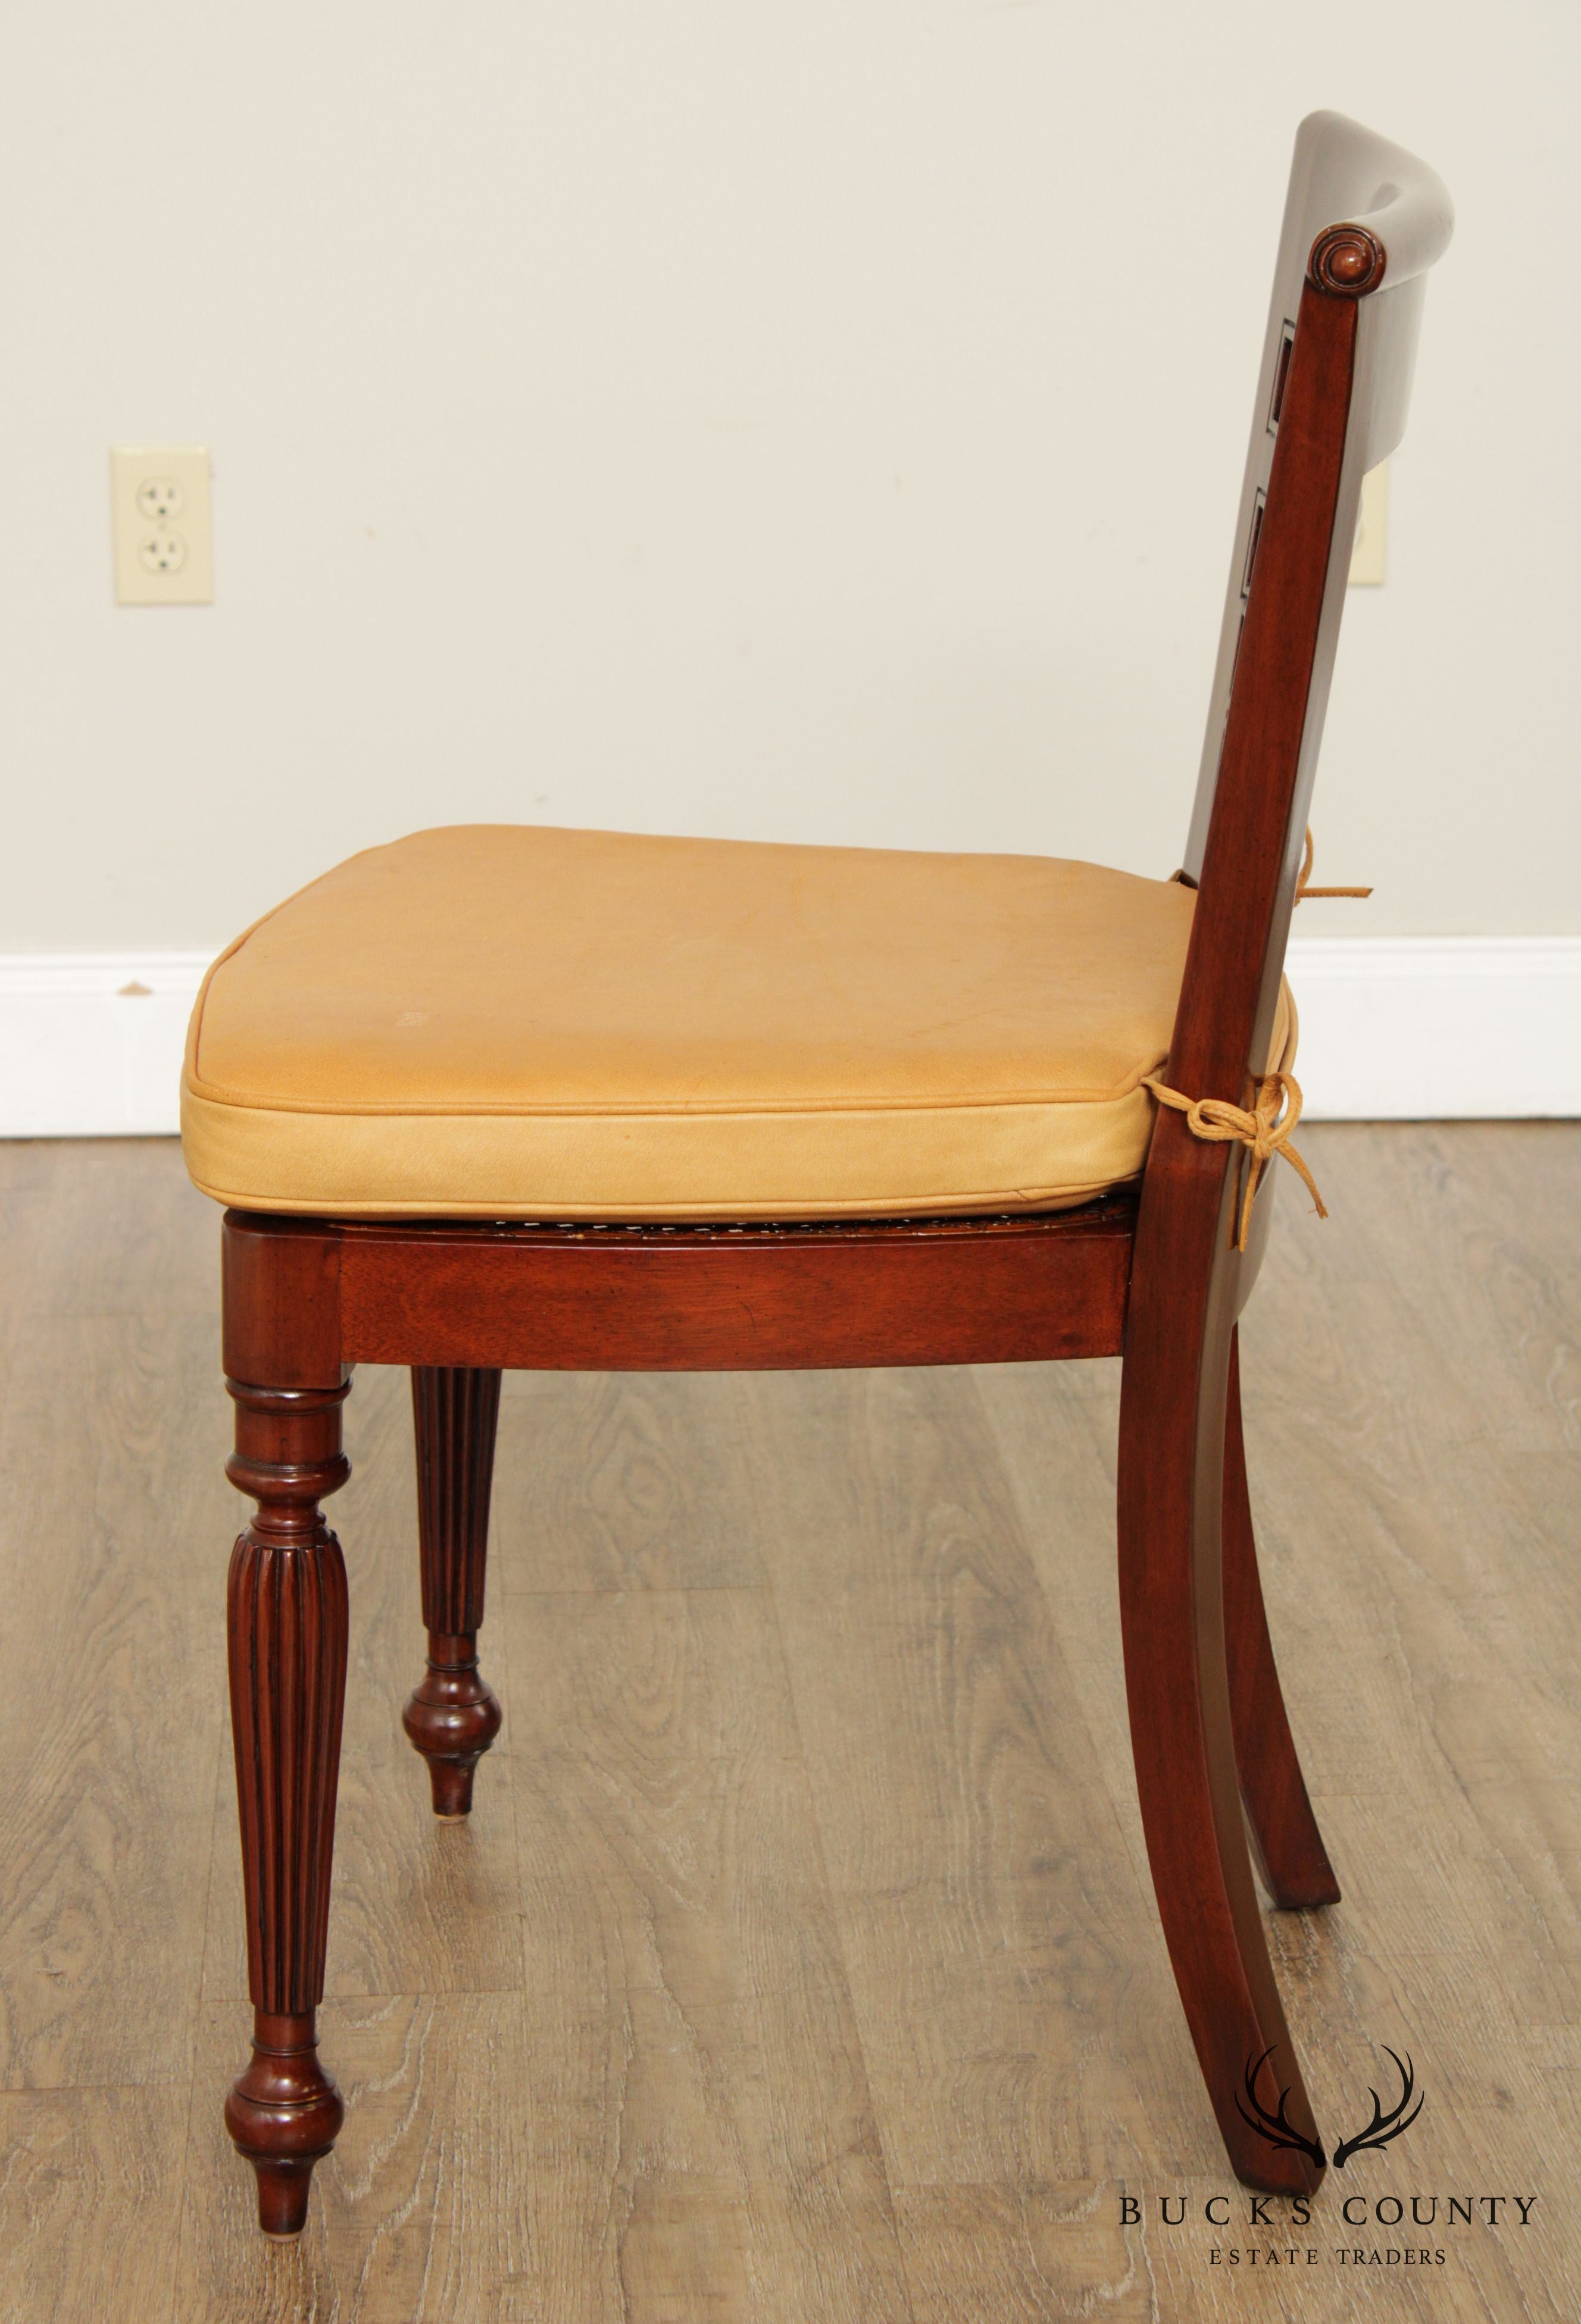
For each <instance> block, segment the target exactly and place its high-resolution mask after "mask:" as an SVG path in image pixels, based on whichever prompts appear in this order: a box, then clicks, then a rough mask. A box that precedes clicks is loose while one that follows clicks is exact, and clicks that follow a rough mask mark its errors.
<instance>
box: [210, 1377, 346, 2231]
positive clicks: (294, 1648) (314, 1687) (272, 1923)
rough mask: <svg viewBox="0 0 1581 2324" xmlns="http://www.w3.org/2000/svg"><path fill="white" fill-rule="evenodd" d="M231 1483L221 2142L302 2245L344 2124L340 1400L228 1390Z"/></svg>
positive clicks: (315, 1391)
mask: <svg viewBox="0 0 1581 2324" xmlns="http://www.w3.org/2000/svg"><path fill="white" fill-rule="evenodd" d="M227 1387H228V1388H229V1389H230V1392H231V1394H232V1396H233V1397H235V1398H236V1452H235V1454H234V1456H233V1457H232V1459H231V1460H230V1461H229V1462H227V1464H226V1466H227V1474H228V1476H229V1477H230V1480H231V1482H232V1483H233V1484H234V1485H236V1486H237V1487H239V1488H240V1489H241V1490H242V1491H243V1492H244V1493H250V1494H252V1495H253V1497H254V1499H255V1500H256V1502H257V1504H258V1514H257V1516H256V1517H254V1520H253V1522H252V1524H251V1525H249V1526H248V1527H247V1528H246V1531H245V1533H244V1534H243V1535H241V1537H240V1539H239V1540H238V1541H237V1543H236V1549H235V1551H234V1553H233V1554H232V1557H231V1566H230V1592H229V1611H230V1692H231V1725H232V1730H233V1732H234V1735H235V1738H236V1793H237V1798H238V1801H239V1803H240V1809H241V1825H242V1875H243V1884H244V1887H245V1896H246V1914H247V1985H248V1990H249V1993H250V1995H251V1997H252V2002H253V2012H254V2019H253V2060H252V2063H251V2064H250V2065H249V2066H248V2068H247V2070H246V2071H245V2073H244V2074H243V2075H242V2076H241V2078H240V2079H239V2080H238V2081H237V2082H236V2085H235V2087H234V2089H232V2091H231V2094H230V2097H229V2098H228V2099H227V2102H226V2109H225V2118H226V2126H227V2129H228V2130H229V2132H230V2135H231V2136H232V2138H233V2139H234V2140H235V2141H236V2145H237V2147H238V2148H239V2149H240V2151H241V2153H243V2154H245V2156H246V2158H247V2160H248V2162H249V2163H251V2164H252V2165H253V2168H254V2171H255V2172H257V2174H258V2219H259V2225H260V2226H261V2227H263V2229H264V2233H265V2234H266V2235H273V2236H294V2235H298V2234H300V2231H301V2229H302V2227H303V2226H304V2225H305V2223H306V2220H307V2216H308V2186H309V2181H310V2179H311V2177H312V2172H313V2165H314V2163H317V2162H318V2161H319V2159H320V2158H321V2157H322V2156H324V2155H326V2154H328V2152H329V2150H330V2148H331V2147H332V2146H333V2145H334V2144H335V2138H336V2134H337V2131H338V2130H339V2128H340V2125H341V2121H342V2118H343V2116H344V2114H345V2108H344V2107H343V2106H342V2104H341V2100H340V2093H339V2091H338V2090H337V2089H336V2087H335V2085H334V2083H333V2082H332V2081H331V2080H330V2079H329V2077H328V2075H327V2074H326V2073H325V2071H324V2070H323V2068H322V2067H321V2066H320V2064H319V2052H318V2033H317V2028H316V2024H315V2019H314V2013H315V2012H316V2010H317V2008H318V2006H319V2002H320V2001H321V2000H322V1999H323V1997H324V1949H325V1941H326V1937H327V1935H328V1920H329V1868H330V1858H331V1856H332V1853H333V1850H334V1846H335V1790H336V1781H337V1775H338V1774H339V1767H340V1720H341V1713H342V1710H343V1708H344V1705H345V1700H346V1637H347V1618H346V1568H345V1565H344V1564H343V1563H342V1561H341V1555H340V1544H339V1543H338V1542H337V1540H336V1538H335V1535H333V1534H332V1533H331V1532H330V1531H329V1529H328V1526H326V1524H325V1522H324V1518H323V1514H322V1512H321V1511H320V1509H319V1501H320V1499H323V1498H324V1497H325V1496H327V1495H328V1494H329V1493H332V1492H334V1491H336V1490H337V1488H338V1487H340V1486H341V1485H343V1484H344V1483H345V1482H346V1480H347V1477H348V1476H349V1474H350V1473H351V1471H350V1464H349V1462H347V1459H346V1457H345V1455H344V1453H343V1452H341V1449H340V1406H341V1404H342V1402H343V1401H344V1399H345V1397H346V1393H347V1390H346V1388H345V1387H340V1388H256V1387H252V1386H249V1385H245V1384H244V1383H243V1382H241V1381H238V1380H230V1381H227Z"/></svg>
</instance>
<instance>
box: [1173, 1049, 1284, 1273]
mask: <svg viewBox="0 0 1581 2324" xmlns="http://www.w3.org/2000/svg"><path fill="white" fill-rule="evenodd" d="M1142 1087H1143V1088H1144V1089H1150V1090H1151V1092H1152V1093H1153V1095H1154V1097H1156V1098H1157V1099H1158V1100H1159V1101H1160V1103H1161V1104H1163V1105H1168V1106H1172V1107H1173V1108H1174V1110H1175V1111H1176V1112H1177V1113H1183V1114H1184V1115H1185V1117H1186V1127H1187V1129H1188V1130H1189V1131H1190V1132H1191V1135H1192V1136H1193V1138H1200V1139H1204V1140H1205V1141H1206V1143H1207V1144H1208V1145H1209V1146H1225V1145H1228V1144H1230V1143H1231V1142H1232V1141H1233V1142H1234V1143H1235V1144H1237V1145H1241V1146H1244V1147H1245V1148H1247V1150H1248V1152H1249V1153H1250V1155H1251V1157H1252V1160H1251V1165H1250V1167H1249V1168H1248V1170H1247V1172H1246V1191H1245V1193H1244V1195H1243V1196H1242V1199H1241V1228H1240V1232H1239V1234H1238V1235H1237V1236H1236V1238H1235V1248H1236V1250H1245V1248H1246V1235H1247V1231H1248V1230H1249V1228H1250V1227H1251V1224H1252V1205H1253V1202H1254V1201H1255V1199H1256V1195H1257V1184H1258V1181H1259V1179H1260V1178H1261V1177H1262V1172H1263V1167H1264V1165H1265V1164H1266V1163H1268V1162H1270V1161H1271V1160H1272V1158H1273V1157H1274V1156H1275V1155H1276V1154H1282V1155H1283V1157H1284V1158H1285V1160H1286V1161H1287V1162H1289V1163H1290V1164H1291V1165H1292V1167H1294V1168H1295V1169H1296V1170H1297V1171H1299V1174H1300V1177H1301V1183H1302V1184H1303V1185H1304V1186H1305V1187H1306V1189H1307V1192H1308V1194H1310V1195H1311V1197H1312V1201H1313V1203H1314V1205H1315V1206H1316V1208H1317V1212H1318V1217H1319V1218H1320V1219H1326V1218H1327V1216H1328V1213H1327V1210H1326V1209H1325V1208H1324V1205H1323V1197H1322V1195H1321V1194H1319V1193H1318V1182H1317V1180H1316V1179H1315V1178H1314V1177H1313V1176H1312V1173H1311V1172H1310V1170H1308V1167H1307V1165H1306V1163H1305V1162H1304V1161H1303V1160H1302V1158H1301V1157H1300V1155H1299V1154H1298V1153H1297V1151H1296V1149H1295V1148H1294V1147H1293V1146H1292V1145H1291V1144H1290V1132H1291V1131H1292V1130H1294V1129H1295V1126H1296V1124H1297V1122H1298V1121H1299V1120H1300V1118H1301V1085H1300V1084H1299V1082H1298V1081H1297V1079H1296V1077H1295V1075H1294V1074H1279V1073H1274V1074H1264V1075H1263V1077H1262V1080H1261V1081H1260V1082H1259V1083H1258V1084H1257V1102H1256V1104H1255V1105H1254V1106H1253V1110H1252V1111H1250V1112H1248V1111H1247V1110H1246V1108H1245V1107H1244V1106H1242V1105H1232V1104H1231V1103H1230V1102H1229V1101H1228V1099H1227V1098H1221V1097H1183V1096H1182V1095H1181V1093H1180V1092H1179V1090H1172V1089H1170V1087H1169V1086H1168V1085H1167V1084H1165V1083H1163V1082H1161V1081H1160V1080H1159V1079H1158V1077H1157V1075H1156V1074H1144V1075H1143V1077H1142Z"/></svg>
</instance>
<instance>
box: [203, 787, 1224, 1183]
mask: <svg viewBox="0 0 1581 2324" xmlns="http://www.w3.org/2000/svg"><path fill="white" fill-rule="evenodd" d="M1194 900H1195V899H1194V898H1193V896H1192V894H1191V892H1190V890H1188V889H1186V888H1183V887H1180V886H1179V885H1177V884H1174V883H1172V882H1170V881H1155V880H1140V879H1135V878H1133V877H1132V876H1131V875H1130V874H1129V873H1127V872H1123V871H1104V870H1102V869H1100V868H1099V867H1097V866H1096V865H1094V864H1090V863H1067V862H1056V861H1051V860H1049V859H1047V858H1044V857H1040V856H1026V855H938V854H917V853H898V852H890V851H887V850H885V851H879V850H875V849H866V848H837V847H782V846H770V845H762V844H748V843H741V842H736V841H727V840H702V839H662V838H645V837H636V836H633V835H628V834H624V833H615V832H593V831H559V830H539V829H532V828H524V827H519V826H517V825H462V826H458V827H456V828H453V829H448V830H440V831H425V832H419V833H417V834H415V835H413V836H412V837H411V838H410V839H402V840H399V841H397V842H396V843H395V844H394V845H393V846H389V847H375V848H372V849H370V850H369V851H368V852H367V853H365V854H363V855H356V856H353V857H352V859H351V861H350V862H347V863H343V864H341V865H340V866H339V867H338V869H337V870H336V871H330V872H328V873H327V874H326V875H325V877H324V878H323V879H321V880H318V881H314V883H313V885H312V886H311V887H310V888H305V889H303V890H301V892H300V894H299V895H296V896H293V897H292V898H291V900H290V901H289V902H288V903H285V904H282V905H281V907H280V908H279V909H278V910H277V911H274V912H272V913H270V915H269V916H268V918H266V919H263V920H260V921H259V922H258V924H257V926H256V927H253V928H251V929H249V930H248V932H247V934H246V935H245V936H243V937H241V938H240V939H239V940H238V941H237V942H236V944H234V945H232V946H231V948H230V949H229V951H228V952H226V953H224V954H221V956H220V958H219V959H218V960H217V962H216V964H215V965H214V967H213V968H212V969H211V970H210V971H209V973H208V979H207V980H206V982H205V983H204V987H203V990H202V991H201V993H200V994H199V999H198V1004H197V1007H196V1009H195V1010H194V1012H193V1017H192V1025H191V1031H190V1036H189V1041H188V1050H187V1066H186V1072H185V1074H184V1076H183V1083H182V1110H181V1119H182V1138H183V1141H184V1146H185V1151H186V1157H187V1166H188V1168H189V1169H190V1172H191V1175H192V1176H193V1178H194V1180H195V1181H196V1183H197V1184H198V1185H199V1186H200V1187H201V1188H202V1189H203V1191H204V1193H205V1194H212V1195H213V1196H214V1197H215V1198H216V1199H217V1201H220V1202H225V1203H236V1204H238V1205H239V1206H240V1207H242V1208H243V1209H246V1210H263V1211H305V1212H321V1213H328V1214H329V1215H332V1216H340V1217H379V1216H399V1217H421V1216H449V1217H485V1218H550V1219H553V1218H566V1219H569V1218H608V1219H617V1218H661V1219H664V1218H670V1219H681V1218H726V1219H752V1218H760V1219H761V1218H812V1217H817V1216H820V1215H827V1214H830V1213H837V1214H838V1213H845V1214H852V1215H854V1214H856V1213H867V1214H870V1215H881V1216H882V1215H886V1214H893V1213H916V1212H928V1211H933V1212H940V1211H985V1210H999V1209H1012V1208H1027V1207H1033V1206H1050V1205H1055V1204H1059V1203H1077V1202H1081V1201H1083V1200H1085V1199H1086V1198H1087V1197H1089V1196H1091V1195H1093V1194H1097V1193H1099V1192H1101V1191H1102V1189H1103V1188H1105V1187H1106V1186H1110V1185H1114V1183H1115V1182H1116V1181H1118V1180H1121V1179H1124V1178H1129V1177H1132V1176H1134V1174H1135V1173H1136V1172H1137V1171H1138V1170H1139V1169H1140V1168H1141V1167H1142V1159H1143V1157H1144V1155H1145V1152H1146V1148H1147V1142H1148V1136H1149V1131H1150V1128H1151V1112H1152V1101H1151V1098H1150V1097H1149V1095H1148V1093H1147V1092H1146V1091H1145V1090H1144V1089H1142V1086H1141V1082H1142V1075H1143V1074H1147V1073H1150V1072H1151V1071H1152V1070H1153V1069H1154V1068H1155V1067H1156V1066H1157V1065H1159V1063H1160V1060H1161V1058H1162V1057H1163V1056H1164V1054H1165V1051H1166V1050H1167V1048H1168V1047H1169V1040H1170V1026H1171V1023H1172V1021H1173V1018H1174V1013H1175V1001H1176V995H1177V992H1178V991H1179V982H1180V974H1181V969H1182V966H1183V964H1184V961H1185V956H1186V945H1187V939H1188V935H1189V933H1190V927H1191V914H1192V907H1193V903H1194Z"/></svg>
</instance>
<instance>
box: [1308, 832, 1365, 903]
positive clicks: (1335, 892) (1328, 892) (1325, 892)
mask: <svg viewBox="0 0 1581 2324" xmlns="http://www.w3.org/2000/svg"><path fill="white" fill-rule="evenodd" d="M1312 853H1313V850H1312V826H1311V825H1310V824H1308V825H1307V844H1306V847H1305V848H1304V849H1303V851H1302V854H1301V868H1300V870H1299V871H1298V872H1297V874H1296V901H1297V903H1298V904H1299V902H1300V901H1301V899H1302V898H1303V897H1305V896H1370V895H1371V894H1372V892H1373V890H1371V888H1314V887H1313V886H1312V884H1311V881H1312Z"/></svg>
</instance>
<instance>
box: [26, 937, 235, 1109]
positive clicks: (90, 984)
mask: <svg viewBox="0 0 1581 2324" xmlns="http://www.w3.org/2000/svg"><path fill="white" fill-rule="evenodd" d="M219 949H220V947H219V946H218V945H215V947H214V951H213V952H128V953H103V952H40V953H5V954H0V1138H139V1137H142V1138H151V1137H152V1138H161V1137H168V1136H169V1135H170V1133H171V1131H172V1130H175V1129H176V1128H177V1127H178V1126H179V1124H178V1114H179V1111H180V1095H179V1092H180V1076H181V1053H182V1050H183V1048H184V1047H185V1044H186V1038H187V1019H188V1018H189V1017H190V1015H191V1014H192V1003H193V1001H195V1000H196V999H197V998H198V987H199V985H200V984H201V983H202V982H203V972H204V970H205V969H206V968H207V967H208V964H209V962H210V961H211V960H212V959H213V958H214V954H215V953H217V952H218V950H219Z"/></svg>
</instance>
